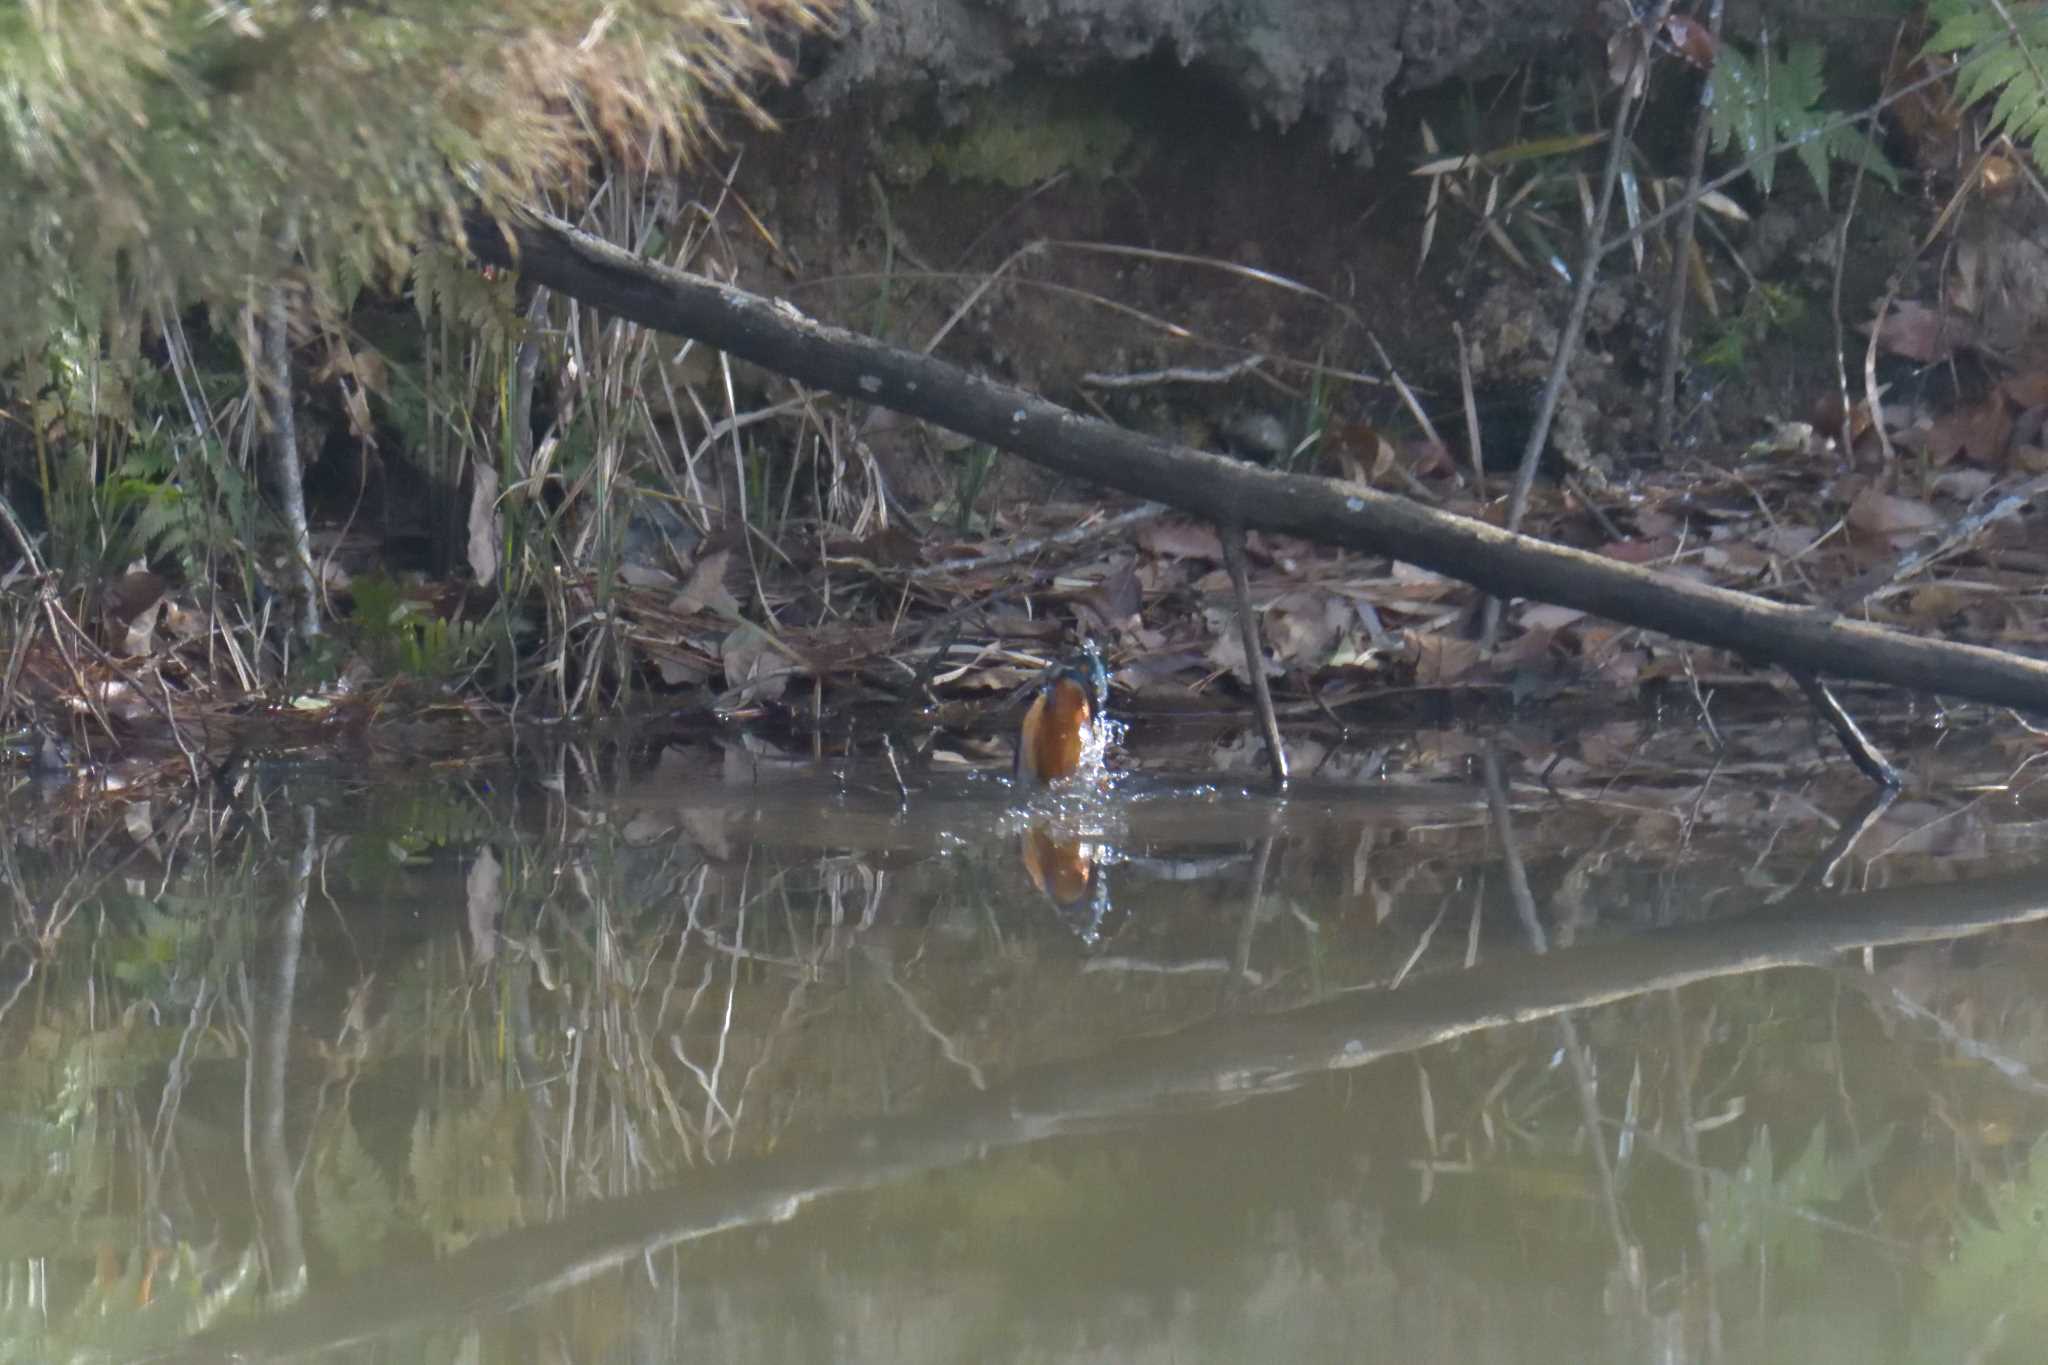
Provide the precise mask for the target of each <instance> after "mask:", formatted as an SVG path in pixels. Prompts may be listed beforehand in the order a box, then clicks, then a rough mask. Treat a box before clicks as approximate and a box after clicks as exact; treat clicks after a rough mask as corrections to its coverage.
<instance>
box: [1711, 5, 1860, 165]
mask: <svg viewBox="0 0 2048 1365" xmlns="http://www.w3.org/2000/svg"><path fill="white" fill-rule="evenodd" d="M1823 57H1824V54H1823V52H1822V50H1821V47H1820V45H1819V44H1818V43H1793V44H1792V45H1791V46H1789V47H1787V48H1786V49H1785V50H1784V51H1783V52H1773V51H1771V50H1770V49H1769V48H1764V49H1760V50H1759V51H1757V52H1756V53H1755V54H1753V55H1749V56H1745V55H1744V54H1743V52H1742V50H1741V49H1740V48H1738V47H1736V46H1735V44H1733V43H1723V44H1722V45H1721V48H1720V51H1719V52H1718V53H1717V54H1716V56H1715V60H1714V69H1713V74H1712V75H1711V76H1710V77H1709V79H1710V80H1711V81H1712V83H1713V91H1712V98H1711V99H1710V101H1709V103H1708V106H1707V108H1708V117H1709V120H1710V127H1711V129H1712V138H1713V145H1714V146H1716V147H1718V148H1720V149H1722V150H1724V151H1726V150H1731V149H1732V150H1733V151H1735V152H1737V153H1739V154H1740V155H1741V156H1742V157H1743V158H1744V160H1745V161H1746V163H1747V164H1748V166H1749V173H1750V175H1751V176H1752V177H1753V178H1754V179H1755V180H1756V183H1757V187H1758V188H1759V189H1761V190H1762V191H1763V192H1764V193H1765V194H1769V193H1770V192H1771V183H1772V179H1773V176H1774V174H1775V172H1776V168H1777V162H1778V154H1779V153H1780V152H1783V151H1790V152H1792V153H1793V154H1794V155H1796V156H1797V157H1798V158H1799V164H1800V165H1802V166H1804V167H1806V173H1807V174H1808V175H1809V176H1811V177H1812V178H1813V186H1814V188H1815V189H1816V190H1818V191H1820V196H1821V198H1823V199H1825V198H1827V195H1828V166H1829V163H1830V162H1834V161H1844V162H1847V163H1849V164H1850V165H1855V166H1861V167H1862V168H1863V169H1864V170H1866V171H1868V172H1870V174H1872V175H1874V176H1876V177H1877V178H1878V179H1880V180H1882V181H1884V183H1885V184H1887V185H1889V186H1890V187H1892V188H1893V189H1897V188H1898V184H1899V173H1898V170H1897V168H1896V167H1894V166H1893V165H1892V164H1891V162H1890V161H1889V160H1887V159H1886V158H1885V155H1884V153H1883V152H1882V151H1881V150H1879V148H1878V147H1877V144H1875V143H1874V142H1872V141H1871V140H1870V138H1869V137H1868V136H1867V135H1865V134H1864V132H1863V131H1862V130H1861V129H1859V128H1857V127H1856V126H1855V125H1854V124H1851V123H1844V122H1841V120H1840V112H1839V111H1838V110H1837V109H1834V108H1831V107H1829V106H1828V105H1827V104H1826V103H1825V100H1826V96H1827V86H1826V82H1825V80H1824V79H1823V77H1822V74H1821V65H1822V61H1823Z"/></svg>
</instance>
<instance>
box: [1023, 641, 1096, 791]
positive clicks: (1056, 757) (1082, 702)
mask: <svg viewBox="0 0 2048 1365" xmlns="http://www.w3.org/2000/svg"><path fill="white" fill-rule="evenodd" d="M1108 707H1109V670H1108V669H1107V668H1106V667H1104V666H1103V662H1102V650H1101V648H1100V647H1099V646H1097V645H1096V643H1095V641H1093V640H1089V641H1086V642H1085V643H1084V644H1083V645H1082V646H1081V654H1080V657H1079V658H1075V659H1069V660H1068V661H1067V662H1066V663H1064V664H1060V665H1058V666H1057V667H1054V668H1052V669H1049V670H1048V671H1047V674H1046V676H1045V677H1044V678H1043V679H1041V680H1040V682H1039V684H1038V695H1037V696H1035V697H1033V698H1032V699H1031V709H1030V710H1028V711H1026V712H1025V713H1024V724H1023V726H1022V727H1021V728H1020V729H1019V730H1018V732H1017V761H1016V766H1015V769H1014V775H1015V777H1016V779H1017V780H1018V781H1019V782H1023V783H1028V784H1030V785H1032V786H1035V787H1042V786H1044V785H1045V784H1046V783H1048V782H1057V781H1059V780H1060V779H1061V778H1063V777H1071V776H1073V775H1074V773H1075V772H1076V771H1077V770H1079V768H1080V766H1081V756H1082V754H1084V753H1085V752H1087V749H1088V744H1089V741H1090V740H1091V739H1092V738H1094V735H1095V727H1096V725H1097V724H1099V723H1100V722H1101V720H1102V717H1103V715H1104V713H1105V712H1106V711H1107V709H1108Z"/></svg>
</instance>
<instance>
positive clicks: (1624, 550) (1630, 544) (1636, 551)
mask: <svg viewBox="0 0 2048 1365" xmlns="http://www.w3.org/2000/svg"><path fill="white" fill-rule="evenodd" d="M1600 553H1601V554H1603V555H1606V556H1607V557H1608V558H1609V559H1618V560H1620V561H1621V562H1622V563H1624V564H1654V563H1656V562H1657V561H1659V560H1662V559H1669V558H1671V556H1672V555H1674V554H1676V553H1678V537H1677V536H1652V537H1650V538H1649V539H1647V540H1610V541H1608V542H1607V543H1606V544H1605V545H1602V546H1601V547H1600Z"/></svg>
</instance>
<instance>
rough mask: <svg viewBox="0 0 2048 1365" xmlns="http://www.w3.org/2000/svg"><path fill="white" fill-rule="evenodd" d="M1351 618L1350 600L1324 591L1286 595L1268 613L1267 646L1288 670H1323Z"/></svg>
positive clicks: (1266, 621)
mask: <svg viewBox="0 0 2048 1365" xmlns="http://www.w3.org/2000/svg"><path fill="white" fill-rule="evenodd" d="M1351 618H1352V606H1351V603H1350V601H1349V599H1346V598H1341V597H1336V596H1333V595H1332V594H1329V593H1323V592H1308V591H1303V592H1290V593H1286V594H1283V595H1282V596H1281V597H1279V598H1278V599H1277V600H1275V601H1274V603H1273V605H1272V606H1271V607H1270V608H1268V609H1267V611H1266V613H1265V618H1264V624H1265V631H1266V647H1267V648H1268V649H1270V650H1271V651H1272V652H1273V657H1274V658H1275V659H1277V660H1279V662H1280V663H1282V664H1284V665H1286V666H1287V667H1290V668H1306V669H1311V670H1313V669H1318V668H1321V667H1323V666H1324V665H1325V664H1327V663H1328V662H1329V660H1330V655H1331V652H1332V651H1333V650H1335V648H1336V646H1337V641H1338V639H1339V638H1340V637H1341V636H1342V634H1343V632H1344V628H1345V627H1346V626H1347V625H1349V624H1350V623H1351Z"/></svg>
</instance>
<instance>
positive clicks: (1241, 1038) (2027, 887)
mask: <svg viewBox="0 0 2048 1365" xmlns="http://www.w3.org/2000/svg"><path fill="white" fill-rule="evenodd" d="M2044 920H2048V875H2042V874H2035V875H2032V876H2028V877H2018V878H2006V879H1999V880H1987V881H1982V882H1976V883H1950V884H1945V885H1942V886H1939V887H1934V888H1926V889H1912V890H1884V891H1876V892H1871V893H1868V894H1866V895H1862V896H1839V895H1832V896H1825V897H1809V898H1803V899H1801V900H1798V901H1788V902H1785V903H1781V904H1779V905H1776V906H1773V907H1770V908H1769V909H1768V911H1767V912H1763V913H1757V914H1752V915H1750V916H1747V917H1744V918H1740V919H1731V920H1723V921H1717V922H1715V923H1712V924H1701V923H1692V924H1685V925H1680V926H1677V927H1673V928H1670V929H1665V930H1660V931H1658V932H1656V933H1652V934H1648V935H1644V936H1642V937H1640V938H1632V939H1626V940H1619V941H1615V942H1611V943H1594V944H1590V945H1587V946H1584V947H1580V948H1577V949H1574V950H1573V951H1571V952H1567V953H1553V954H1548V955H1545V956H1540V957H1539V956H1533V955H1532V956H1526V957H1503V958H1500V959H1499V960H1496V961H1491V962H1488V963H1487V964H1485V965H1483V966H1480V967H1477V968H1474V969H1473V970H1471V971H1465V972H1445V973H1442V974H1440V975H1439V976H1437V977H1435V978H1433V979H1432V981H1431V983H1430V989H1429V990H1427V991H1400V992H1387V991H1355V992H1346V993H1343V994H1341V995H1338V996H1336V997H1334V998H1331V999H1328V1000H1325V1001H1323V1002H1321V1003H1318V1004H1312V1005H1307V1006H1303V1007H1302V1008H1299V1009H1295V1010H1285V1011H1277V1012H1274V1013H1271V1014H1249V1015H1248V1014H1233V1015H1229V1016H1227V1017H1221V1018H1218V1019H1215V1020H1211V1021H1209V1022H1207V1023H1204V1024H1200V1025H1196V1026H1194V1027H1192V1028H1189V1029H1185V1030H1183V1031H1181V1032H1179V1033H1173V1034H1167V1035H1163V1036H1157V1037H1148V1038H1138V1039H1129V1040H1124V1041H1121V1042H1119V1043H1117V1044H1116V1045H1115V1046H1114V1047H1113V1048H1110V1049H1107V1050H1106V1051H1104V1052H1102V1053H1100V1054H1098V1055H1096V1056H1093V1057H1089V1058H1083V1059H1081V1060H1079V1061H1075V1062H1068V1063H1061V1064H1055V1065H1049V1066H1043V1067H1036V1068H1032V1069H1030V1070H1027V1071H1024V1072H1021V1073H1019V1074H1018V1075H1017V1076H1016V1077H1014V1078H1013V1079H1012V1080H1010V1081H1009V1082H1008V1083H1006V1084H1003V1085H1000V1086H996V1087H994V1088H991V1089H990V1090H987V1091H978V1092H974V1093H972V1094H967V1095H963V1096H960V1097H958V1098H957V1099H954V1100H952V1101H949V1102H948V1103H945V1104H941V1105H936V1106H933V1107H931V1108H929V1109H927V1110H924V1111H922V1112H919V1113H913V1114H908V1115H901V1116H896V1117H891V1118H883V1119H877V1120H873V1121H869V1122H863V1123H853V1124H846V1125H842V1126H840V1127H838V1128H835V1129H832V1130H829V1131H825V1132H820V1133H818V1134H817V1135H816V1136H815V1138H814V1139H813V1140H811V1141H809V1142H806V1143H803V1144H792V1145H790V1146H786V1147H783V1148H781V1149H779V1150H777V1151H775V1152H773V1153H771V1154H769V1155H767V1156H763V1157H759V1158H755V1159H750V1160H747V1161H744V1162H731V1163H727V1164H725V1165H721V1166H717V1167H712V1168H708V1169H704V1170H700V1171H699V1172H697V1173H695V1174H694V1175H693V1177H692V1179H691V1181H690V1182H689V1184H688V1185H686V1186H681V1187H677V1188H674V1189H670V1190H665V1191H663V1190H657V1191H648V1192H642V1193H639V1194H635V1195H633V1196H632V1197H630V1198H626V1199H614V1200H605V1201H600V1202H597V1203H593V1204H590V1205H587V1206H585V1207H584V1208H583V1209H582V1210H581V1211H579V1212H578V1213H576V1214H574V1215H572V1216H570V1217H567V1218H564V1219H562V1220H560V1221H559V1222H556V1223H553V1224H549V1225H547V1226H544V1227H536V1228H527V1229H521V1230H519V1231H516V1232H512V1233H508V1234H505V1235H503V1236H499V1237H492V1238H485V1239H483V1240H480V1241H478V1242H476V1243H474V1244H473V1245H471V1246H470V1247H468V1248H467V1249H465V1250H463V1251H461V1252H458V1253H457V1254H455V1255H453V1256H450V1257H448V1258H447V1259H445V1260H442V1261H439V1262H436V1263H434V1264H432V1265H428V1266H421V1265H406V1266H394V1267H391V1268H389V1269H386V1270H383V1271H380V1272H376V1273H373V1274H369V1275H365V1276H362V1277H360V1278H358V1279H356V1280H354V1281H351V1282H349V1283H346V1284H343V1285H339V1286H337V1287H336V1288H334V1289H332V1290H329V1291H325V1292H323V1293H319V1294H316V1295H312V1296H309V1297H308V1298H306V1299H305V1300H303V1301H302V1302H301V1303H299V1304H298V1305H296V1306H295V1307H293V1308H291V1309H289V1310H286V1311H285V1312H282V1313H279V1314H277V1315H275V1316H273V1317H270V1318H267V1319H262V1320H258V1321H255V1322H249V1323H241V1324H236V1325H235V1326H233V1327H230V1328H226V1329H222V1330H220V1331H216V1332H210V1333H206V1334H204V1335H202V1336H199V1337H195V1338H193V1339H192V1340H191V1341H189V1342H187V1343H186V1344H185V1345H184V1346H183V1347H169V1348H167V1349H166V1350H164V1351H163V1352H161V1353H159V1354H158V1355H157V1356H154V1357H151V1358H152V1359H159V1360H161V1359H169V1360H178V1361H188V1362H198V1361H212V1360H219V1359H220V1358H222V1357H223V1356H228V1355H232V1354H234V1353H237V1352H239V1353H243V1354H246V1355H250V1356H261V1355H287V1354H292V1353H296V1352H307V1351H312V1350H317V1349H323V1348H328V1347H333V1346H338V1345H343V1344H346V1343H349V1342H355V1341H362V1340H366V1339H368V1338H371V1337H373V1336H376V1335H379V1334H381V1333H384V1332H388V1331H394V1330H400V1329H404V1328H410V1327H413V1326H417V1325H419V1324H422V1323H425V1322H429V1321H444V1320H447V1319H449V1318H451V1317H456V1318H459V1317H461V1316H464V1315H468V1314H475V1313H480V1312H485V1311H502V1310H504V1309H508V1308H511V1307H514V1306H517V1305H519V1304H522V1303H528V1302H531V1301H533V1300H534V1299H536V1298H538V1297H539V1296H541V1295H544V1294H547V1293H551V1292H553V1291H555V1290H557V1289H561V1288H564V1287H567V1286H568V1285H571V1284H574V1283H578V1282H581V1281H583V1280H586V1279H588V1278H589V1277H590V1276H592V1275H594V1274H597V1273H599V1272H601V1271H603V1270H605V1269H607V1268H608V1267H612V1266H616V1265H619V1264H621V1263H623V1262H625V1261H628V1260H631V1259H634V1258H637V1257H641V1256H644V1255H647V1254H650V1253H652V1252H654V1251H658V1250H660V1249H662V1248H665V1247H670V1246H674V1245H676V1244H678V1243H681V1242H684V1241H689V1240H692V1239H696V1238H701V1237H705V1236H708V1235H710V1234H712V1233H715V1232H720V1231H724V1230H727V1229H732V1228H738V1227H747V1226H757V1225H760V1224H763V1223H767V1222H773V1221H779V1220H782V1219H786V1218H788V1217H790V1216H792V1215H793V1214H794V1213H795V1212H796V1211H797V1210H798V1209H799V1208H801V1207H802V1206H803V1205H804V1204H805V1203H807V1202H809V1201H811V1200H813V1199H817V1198H821V1197H824V1196H827V1195H831V1194H835V1193H841V1192H845V1191H851V1190H857V1189H866V1188H872V1187H874V1186H876V1185H880V1184H884V1183H887V1182H890V1181H895V1180H901V1179H904V1178H906V1177H908V1176H911V1175H915V1174H918V1173H921V1172H927V1171H933V1170H938V1169H942V1168H946V1167H950V1166H956V1165H961V1164H964V1163H966V1162H969V1161H974V1160H978V1159H980V1158H982V1157H984V1156H986V1155H987V1154H988V1153H989V1152H991V1151H993V1150H996V1149H1000V1148H1005V1147H1017V1146H1022V1145H1025V1144H1028V1143H1033V1142H1038V1141H1042V1140H1044V1139H1047V1138H1051V1137H1057V1136H1059V1135H1061V1134H1064V1133H1070V1132H1077V1131H1095V1132H1100V1131H1102V1130H1103V1129H1104V1128H1105V1127H1111V1126H1115V1125H1118V1124H1134V1123H1137V1122H1140V1121H1142V1120H1145V1119H1147V1118H1150V1117H1152V1116H1153V1115H1155V1114H1157V1113H1159V1112H1161V1111H1162V1110H1163V1109H1168V1108H1171V1109H1172V1110H1174V1111H1175V1112H1183V1113H1184V1112H1186V1109H1187V1107H1188V1105H1189V1104H1190V1103H1209V1104H1230V1103H1236V1102H1241V1101H1243V1100H1246V1099H1250V1098H1252V1097H1254V1096H1258V1095H1263V1094H1273V1093H1276V1092H1280V1091H1285V1090H1288V1089H1291V1088H1292V1087H1294V1086H1297V1085H1299V1084H1300V1083H1301V1082H1303V1081H1304V1080H1306V1079H1307V1078H1309V1077H1311V1076H1315V1075H1319V1074H1322V1073H1326V1072H1330V1071H1336V1070H1343V1069H1348V1068H1351V1067H1356V1066H1364V1065H1366V1064H1368V1063H1370V1062H1373V1061H1375V1060H1378V1059H1381V1058H1385V1057H1389V1056H1394V1055H1398V1054H1403V1053H1409V1052H1414V1051H1416V1050H1418V1049H1420V1048H1424V1047H1427V1046H1430V1045H1432V1044H1436V1043H1442V1042H1447V1041H1450V1040H1452V1039H1455V1038H1460V1037H1465V1036H1468V1035H1471V1034H1474V1033H1479V1032H1482V1031H1485V1030H1488V1029H1496V1028H1500V1027H1503V1026H1506V1025H1510V1024H1526V1023H1531V1022H1535V1021H1538V1020H1542V1019H1547V1018H1552V1017H1554V1016H1556V1015H1558V1014H1560V1013H1562V1012H1564V1011H1566V1010H1571V1009H1585V1008H1589V1007H1592V1006H1596V1005H1605V1004H1612V1003H1614V1002H1616V1001H1619V1000H1626V999H1630V998H1633V997H1636V996H1640V995H1643V994H1646V993H1648V992H1651V991H1658V990H1669V989H1673V988H1676V987H1678V986H1682V985H1686V984H1690V983H1693V982H1699V981H1706V980H1710V979H1713V978H1716V977H1729V976H1742V975H1747V974H1752V973H1756V972H1761V971H1767V970H1773V969H1779V968H1788V967H1813V966H1819V965H1823V964H1826V963H1829V962H1831V961H1832V960H1833V959H1834V958H1835V957H1837V956H1838V955H1840V954H1842V953H1844V952H1850V951H1854V950H1858V949H1861V948H1864V947H1876V946H1883V945H1890V944H1901V943H1924V942H1932V941H1938V940H1945V939H1955V938H1962V937H1967V936H1970V935H1974V934H1982V933H1986V932H1989V931H1991V930H1994V929H1999V928H2004V927H2006V926H2010V925H2016V924H2025V923H2035V922H2040V921H2044Z"/></svg>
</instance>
